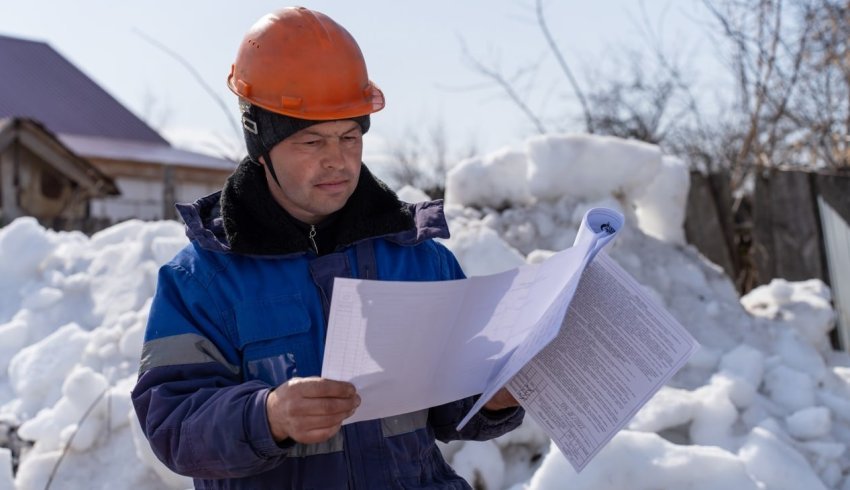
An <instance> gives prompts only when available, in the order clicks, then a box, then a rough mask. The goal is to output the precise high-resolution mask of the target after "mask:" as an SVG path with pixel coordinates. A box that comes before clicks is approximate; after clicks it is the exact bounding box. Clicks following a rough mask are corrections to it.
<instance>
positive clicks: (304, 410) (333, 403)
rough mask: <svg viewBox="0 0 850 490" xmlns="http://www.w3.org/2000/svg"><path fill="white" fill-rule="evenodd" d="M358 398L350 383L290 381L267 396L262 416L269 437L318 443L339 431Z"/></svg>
mask: <svg viewBox="0 0 850 490" xmlns="http://www.w3.org/2000/svg"><path fill="white" fill-rule="evenodd" d="M359 405H360V395H358V394H357V390H356V389H355V388H354V385H352V384H351V383H346V382H343V381H333V380H330V379H324V378H318V377H311V378H292V379H290V380H289V381H287V382H286V383H283V384H282V385H280V386H278V387H277V388H275V389H274V390H272V391H271V392H270V393H269V396H268V398H267V399H266V414H267V415H268V419H269V428H271V431H272V436H274V438H275V440H276V441H278V442H280V441H282V440H284V439H286V438H288V437H289V438H292V439H294V440H295V441H297V442H300V443H303V444H313V443H317V442H322V441H326V440H328V439H330V438H331V437H333V435H334V434H336V433H337V432H339V429H340V427H341V426H342V421H343V420H345V419H346V418H348V417H350V416H351V415H353V414H354V410H355V409H357V407H358V406H359Z"/></svg>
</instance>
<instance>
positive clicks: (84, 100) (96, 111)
mask: <svg viewBox="0 0 850 490" xmlns="http://www.w3.org/2000/svg"><path fill="white" fill-rule="evenodd" d="M0 74H2V76H0V118H3V117H27V118H31V119H36V120H38V121H39V122H41V123H43V124H44V125H45V126H46V127H47V128H48V129H50V130H51V131H53V132H55V133H65V134H76V135H84V136H99V137H104V138H119V139H123V140H133V141H145V142H149V143H160V144H165V145H168V142H167V141H166V140H165V139H164V138H163V137H162V136H160V135H159V134H158V133H157V132H156V131H154V130H153V129H152V128H151V127H150V126H148V125H147V124H145V122H144V121H142V120H141V119H139V118H138V117H136V116H135V115H134V114H133V113H132V112H130V111H129V110H128V109H127V108H126V107H124V106H123V105H121V103H120V102H118V101H117V100H115V98H114V97H112V96H111V95H109V94H108V93H107V92H106V91H105V90H103V89H102V88H101V87H100V86H99V85H98V84H96V83H95V82H94V81H93V80H92V79H90V78H89V77H87V76H86V75H85V74H84V73H83V72H81V71H80V70H79V69H77V67H76V66H74V65H73V64H71V63H70V62H69V61H68V60H66V59H65V58H63V57H62V55H60V54H59V53H58V52H56V51H55V50H54V49H53V48H52V47H50V45H48V44H47V43H43V42H37V41H28V40H24V39H18V38H13V37H6V36H0ZM169 146H170V145H169Z"/></svg>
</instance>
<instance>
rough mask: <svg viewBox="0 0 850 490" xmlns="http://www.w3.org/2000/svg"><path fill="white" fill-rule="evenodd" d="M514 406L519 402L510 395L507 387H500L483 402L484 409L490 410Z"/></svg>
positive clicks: (494, 410) (495, 410)
mask: <svg viewBox="0 0 850 490" xmlns="http://www.w3.org/2000/svg"><path fill="white" fill-rule="evenodd" d="M516 406H519V402H518V401H517V400H516V398H514V396H513V395H511V392H510V391H508V389H507V388H502V389H501V390H499V391H497V392H496V394H495V395H493V398H490V400H489V401H488V402H487V403H485V404H484V409H485V410H489V411H491V412H498V411H499V410H504V409H506V408H513V407H516Z"/></svg>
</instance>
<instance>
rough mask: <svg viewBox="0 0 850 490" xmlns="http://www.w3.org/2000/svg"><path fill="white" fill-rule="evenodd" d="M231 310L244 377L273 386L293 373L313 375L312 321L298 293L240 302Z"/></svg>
mask: <svg viewBox="0 0 850 490" xmlns="http://www.w3.org/2000/svg"><path fill="white" fill-rule="evenodd" d="M235 313H236V330H237V335H238V337H239V341H238V346H239V349H240V351H241V352H242V369H243V371H242V372H243V373H244V377H245V379H246V380H252V379H256V380H261V381H264V382H266V383H268V384H269V385H272V386H277V385H279V384H281V383H283V382H285V381H287V380H288V379H290V378H293V377H296V376H311V375H313V374H316V371H318V366H317V364H318V363H317V355H316V353H315V352H316V345H315V342H314V340H313V329H312V328H311V327H312V322H311V321H310V316H309V315H308V314H307V310H306V309H305V307H304V304H303V303H302V301H301V297H300V296H299V295H278V296H273V297H269V298H260V299H256V300H250V301H243V302H241V303H239V304H238V305H237V306H236V311H235Z"/></svg>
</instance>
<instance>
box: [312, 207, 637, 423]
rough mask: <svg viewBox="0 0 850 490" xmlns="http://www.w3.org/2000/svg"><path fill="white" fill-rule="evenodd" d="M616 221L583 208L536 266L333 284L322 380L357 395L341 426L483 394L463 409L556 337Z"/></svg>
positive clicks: (599, 210) (612, 216)
mask: <svg viewBox="0 0 850 490" xmlns="http://www.w3.org/2000/svg"><path fill="white" fill-rule="evenodd" d="M622 225H623V217H622V215H620V214H619V213H617V212H616V211H613V210H609V209H604V208H596V209H592V210H590V211H588V213H587V214H586V215H585V218H584V221H583V222H582V225H581V228H580V230H579V233H578V236H577V238H576V243H575V245H574V246H573V247H571V248H569V249H567V250H564V251H562V252H559V253H558V254H555V255H554V256H552V257H550V258H549V259H548V260H546V261H545V262H543V263H541V264H537V265H527V266H523V267H519V268H517V269H512V270H510V271H506V272H503V273H500V274H495V275H490V276H481V277H472V278H469V279H464V280H458V281H440V282H388V281H368V280H357V279H343V278H338V279H336V280H335V281H334V292H333V300H332V303H331V311H330V318H329V322H328V334H327V340H326V344H325V355H324V361H323V364H322V376H323V377H325V378H329V379H336V380H341V381H349V382H351V383H353V384H354V385H355V387H356V388H357V390H358V393H359V394H360V397H361V399H362V404H361V405H360V407H359V408H358V409H357V412H356V413H355V414H354V415H353V416H352V417H350V418H349V419H347V420H346V423H351V422H357V421H361V420H369V419H374V418H380V417H388V416H392V415H398V414H402V413H407V412H412V411H415V410H420V409H423V408H428V407H432V406H437V405H440V404H443V403H447V402H450V401H454V400H457V399H460V398H464V397H467V396H470V395H474V394H478V393H484V395H483V396H482V397H481V400H480V403H479V404H478V405H476V407H474V408H473V410H472V411H470V413H469V415H468V417H467V419H466V420H464V421H463V422H462V424H465V423H466V421H467V420H468V418H469V417H471V416H472V415H474V414H475V412H477V411H478V410H479V409H480V407H481V406H482V405H483V404H484V402H485V401H486V400H487V399H489V397H490V396H492V394H494V393H495V392H496V391H497V390H498V389H499V388H500V387H501V386H503V385H504V384H506V383H507V381H508V380H509V379H510V378H511V377H512V376H513V375H514V374H515V373H516V372H518V371H519V370H520V369H521V368H522V366H523V365H525V363H526V362H528V361H529V360H530V359H531V358H532V357H534V355H535V354H537V352H539V351H540V350H541V349H542V348H543V347H544V346H545V345H546V344H547V343H548V342H549V341H551V340H552V339H553V338H554V337H555V336H556V335H557V333H558V331H559V328H560V323H561V319H562V318H563V316H564V314H565V312H566V309H567V306H568V304H569V301H570V300H571V299H572V296H573V294H574V293H575V288H576V285H577V284H578V278H579V277H580V276H581V272H582V271H583V270H584V268H585V267H586V265H587V264H588V262H589V261H590V260H591V259H592V258H593V257H594V255H595V254H596V253H597V252H598V251H599V250H601V249H602V247H604V246H605V245H606V244H607V243H609V242H610V241H611V240H612V239H613V238H614V236H615V235H616V233H617V230H619V229H620V228H621V227H622Z"/></svg>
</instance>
